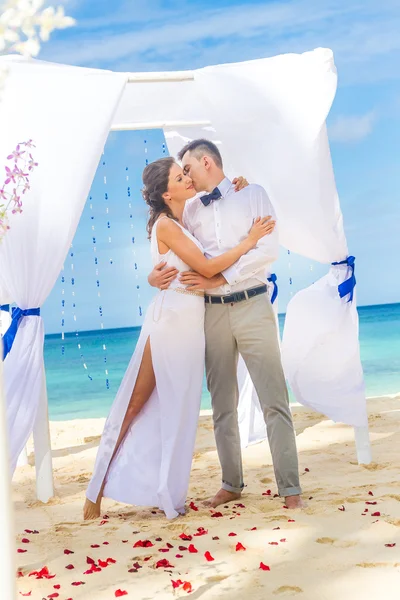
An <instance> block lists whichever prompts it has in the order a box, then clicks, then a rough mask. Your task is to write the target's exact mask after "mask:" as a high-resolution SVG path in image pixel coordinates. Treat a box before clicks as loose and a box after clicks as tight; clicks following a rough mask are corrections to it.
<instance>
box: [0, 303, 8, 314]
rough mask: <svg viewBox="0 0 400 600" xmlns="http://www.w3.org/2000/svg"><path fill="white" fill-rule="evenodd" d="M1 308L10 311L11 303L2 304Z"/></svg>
mask: <svg viewBox="0 0 400 600" xmlns="http://www.w3.org/2000/svg"><path fill="white" fill-rule="evenodd" d="M0 310H4V312H10V305H9V304H0Z"/></svg>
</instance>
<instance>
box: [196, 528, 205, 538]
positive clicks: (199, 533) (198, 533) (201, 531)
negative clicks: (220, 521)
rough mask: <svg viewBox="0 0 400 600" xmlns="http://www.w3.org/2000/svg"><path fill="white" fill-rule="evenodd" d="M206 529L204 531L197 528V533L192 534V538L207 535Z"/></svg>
mask: <svg viewBox="0 0 400 600" xmlns="http://www.w3.org/2000/svg"><path fill="white" fill-rule="evenodd" d="M207 533H208V529H204V527H199V528H198V529H197V533H195V534H194V537H199V536H201V535H207Z"/></svg>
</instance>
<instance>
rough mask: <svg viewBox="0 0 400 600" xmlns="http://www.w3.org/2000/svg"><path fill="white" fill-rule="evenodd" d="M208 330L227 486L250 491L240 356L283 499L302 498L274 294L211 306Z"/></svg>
mask: <svg viewBox="0 0 400 600" xmlns="http://www.w3.org/2000/svg"><path fill="white" fill-rule="evenodd" d="M205 331H206V370H207V384H208V389H209V391H210V393H211V399H212V408H213V419H214V432H215V440H216V444H217V450H218V456H219V460H220V463H221V467H222V487H223V488H224V489H225V490H228V491H232V492H239V491H241V490H242V488H243V487H244V483H243V470H242V454H241V448H240V435H239V424H238V413H237V407H238V400H239V392H238V383H237V374H236V369H237V362H238V356H239V353H240V354H241V355H242V357H243V359H244V361H245V363H246V366H247V369H248V371H249V374H250V377H251V379H252V381H253V383H254V387H255V389H256V391H257V394H258V398H259V400H260V405H261V409H262V411H263V413H264V419H265V423H266V425H267V433H268V441H269V445H270V449H271V454H272V461H273V465H274V470H275V477H276V482H277V485H278V491H279V494H280V496H282V497H285V496H294V495H297V494H300V493H301V489H300V483H299V471H298V459H297V450H296V438H295V433H294V428H293V422H292V415H291V412H290V408H289V398H288V393H287V388H286V383H285V378H284V375H283V370H282V364H281V357H280V349H279V344H278V335H277V328H276V320H275V315H274V313H273V309H272V306H271V303H270V300H269V298H268V295H267V294H260V295H259V296H256V297H254V298H251V299H250V300H243V301H242V302H236V303H235V304H207V303H206V320H205Z"/></svg>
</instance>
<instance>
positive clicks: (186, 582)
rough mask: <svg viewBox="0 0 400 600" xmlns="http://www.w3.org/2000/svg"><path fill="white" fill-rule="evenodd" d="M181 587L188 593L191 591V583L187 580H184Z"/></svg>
mask: <svg viewBox="0 0 400 600" xmlns="http://www.w3.org/2000/svg"><path fill="white" fill-rule="evenodd" d="M182 589H183V591H184V592H187V593H188V594H190V592H191V591H192V584H191V583H189V581H185V583H184V584H183V588H182Z"/></svg>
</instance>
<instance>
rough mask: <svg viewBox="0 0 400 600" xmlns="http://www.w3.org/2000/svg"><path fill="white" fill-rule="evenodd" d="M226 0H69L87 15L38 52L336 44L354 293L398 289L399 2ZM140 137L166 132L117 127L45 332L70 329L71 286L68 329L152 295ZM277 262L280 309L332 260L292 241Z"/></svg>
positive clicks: (96, 57) (151, 59) (69, 59)
mask: <svg viewBox="0 0 400 600" xmlns="http://www.w3.org/2000/svg"><path fill="white" fill-rule="evenodd" d="M217 6H218V7H217V8H216V3H215V2H211V1H209V0H198V1H196V2H193V1H191V2H189V0H180V1H179V2H178V1H169V2H167V1H161V0H135V1H133V0H130V1H128V0H114V1H113V2H112V3H111V2H110V1H109V0H98V1H97V2H93V1H88V0H69V1H67V2H65V7H66V11H67V14H69V15H71V16H74V17H75V18H76V19H77V26H76V27H74V28H72V29H69V30H65V31H61V32H56V33H55V34H54V35H53V37H52V39H51V41H50V42H48V43H46V44H44V45H43V50H42V53H41V55H40V58H42V59H44V60H52V61H56V62H63V63H68V64H75V65H82V66H91V67H100V68H108V69H114V70H119V71H159V70H178V69H192V68H198V67H202V66H205V65H209V64H218V63H223V62H232V61H240V60H249V59H253V58H259V57H264V56H273V55H276V54H280V53H284V52H303V51H307V50H312V49H313V48H316V47H318V46H324V47H329V48H332V50H333V51H334V54H335V61H336V64H337V67H338V72H339V88H338V92H337V96H336V99H335V103H334V106H333V109H332V112H331V114H330V116H329V120H328V128H329V135H330V140H331V149H332V157H333V162H334V168H335V174H336V181H337V186H338V190H339V194H340V198H341V205H342V210H343V213H344V221H345V228H346V233H347V237H348V242H349V249H350V252H351V253H352V254H354V255H355V256H356V257H357V279H358V302H359V304H364V305H365V304H376V303H385V302H397V301H400V278H399V277H398V257H399V255H400V241H399V240H400V235H399V232H400V225H399V222H400V207H399V200H400V199H399V189H400V174H399V173H400V169H399V165H398V162H399V157H400V35H399V31H400V3H399V2H398V0H396V1H394V0H382V1H380V2H376V0H374V1H372V0H363V1H359V2H349V1H345V0H337V1H335V2H333V1H332V2H329V1H327V2H324V1H322V0H319V1H317V0H293V1H291V2H290V1H289V2H266V1H263V2H257V1H252V2H244V1H243V0H242V1H237V0H219V2H218V5H217ZM161 101H162V99H161ZM144 139H146V144H147V146H148V156H149V158H150V159H155V158H157V157H158V156H161V155H162V143H163V138H162V134H161V132H150V133H147V132H130V133H128V132H126V133H125V132H124V133H120V134H112V136H111V137H110V139H109V142H108V144H107V147H106V150H105V156H104V160H105V162H106V165H102V162H101V163H100V166H99V171H98V173H97V175H96V179H95V182H94V184H93V189H92V197H93V209H92V211H90V208H89V205H87V207H86V209H85V212H84V214H83V217H82V221H81V223H80V226H79V229H78V232H77V236H76V240H75V242H74V256H73V257H72V259H73V263H74V274H75V285H74V289H72V286H71V284H70V274H71V264H70V263H71V257H69V258H68V260H67V261H66V265H65V273H64V274H65V278H66V279H65V282H64V286H63V284H62V282H61V280H60V281H59V282H58V283H57V285H56V287H55V289H54V291H53V293H52V295H51V297H50V298H49V300H48V301H47V303H46V305H45V308H44V313H45V318H46V322H47V331H48V332H56V331H60V327H61V300H62V288H63V287H64V290H65V293H64V298H65V299H66V308H65V327H66V329H71V330H73V329H74V328H75V327H78V328H80V329H81V330H83V329H92V328H95V329H97V328H98V327H99V325H100V317H99V310H98V306H99V303H100V302H101V306H102V309H103V322H104V326H105V327H118V326H128V325H139V324H140V323H141V321H142V319H141V317H140V314H139V305H140V306H142V309H145V307H146V305H147V303H148V301H149V298H150V297H151V291H150V290H149V289H148V287H147V284H146V276H147V272H148V270H149V268H150V259H149V248H148V244H147V241H146V236H145V233H144V225H145V218H146V215H145V207H144V205H143V202H142V200H141V197H140V192H139V189H140V174H141V170H142V168H143V166H144V161H145V154H144ZM127 166H128V169H129V171H128V173H129V177H130V180H129V182H127V181H126V174H127V173H126V167H127ZM104 175H106V177H107V185H106V186H105V185H104V179H103V178H104ZM244 175H246V174H245V173H244ZM128 185H130V187H131V198H130V199H128V196H127V186H128ZM106 188H107V190H106ZM106 191H107V193H108V194H109V198H110V200H109V204H108V209H109V213H108V215H107V213H106V208H107V205H106V203H105V200H104V193H105V192H106ZM129 200H131V204H132V209H130V208H129V206H128V203H129ZM130 214H132V219H131V218H130ZM92 216H94V220H93V219H91V217H92ZM108 221H109V222H110V228H108V226H107V222H108ZM93 223H94V224H95V227H96V234H97V235H96V248H97V253H98V263H99V264H98V265H97V267H98V272H99V274H98V275H96V265H95V264H94V260H93V258H94V256H93V244H92V237H93V236H92V229H91V227H92V225H93ZM131 226H132V227H131ZM132 231H134V233H135V235H134V237H135V244H132V241H131V238H132V235H131V233H132ZM109 236H110V237H111V241H109ZM133 246H134V247H133ZM133 250H135V252H136V257H135V256H134V255H133ZM111 260H112V264H111V263H110V261H111ZM135 262H136V265H137V269H135V266H134V263H135ZM289 263H290V266H289ZM276 271H277V273H278V275H279V278H280V282H281V286H280V290H281V296H280V309H281V310H284V309H285V306H286V303H287V301H288V299H289V298H290V295H291V293H293V292H295V291H296V290H297V289H300V288H301V287H304V285H307V284H309V283H312V281H314V279H315V278H316V277H317V276H318V275H322V274H323V273H325V272H326V267H324V266H320V265H317V264H311V263H310V262H309V261H306V260H304V259H302V258H301V257H295V256H291V257H288V255H287V253H286V252H285V251H284V250H283V251H282V256H281V258H280V259H279V262H278V263H277V265H276ZM290 277H292V285H290V284H289V278H290ZM97 280H99V282H100V288H98V287H97V283H96V282H97ZM137 286H139V289H138V287H137ZM72 291H74V292H75V296H74V300H75V304H76V307H75V308H76V323H75V322H74V320H73V307H72ZM99 291H100V293H101V297H100V298H99V297H98V292H99ZM139 294H140V297H139Z"/></svg>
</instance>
